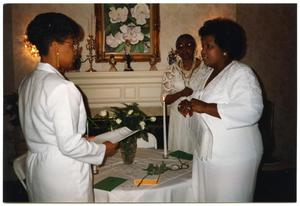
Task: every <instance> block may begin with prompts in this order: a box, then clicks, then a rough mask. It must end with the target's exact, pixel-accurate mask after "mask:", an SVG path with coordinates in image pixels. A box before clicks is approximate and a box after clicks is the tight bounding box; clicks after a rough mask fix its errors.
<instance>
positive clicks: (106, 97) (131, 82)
mask: <svg viewBox="0 0 300 206" xmlns="http://www.w3.org/2000/svg"><path fill="white" fill-rule="evenodd" d="M163 73H164V70H159V71H133V72H69V73H67V74H66V76H67V78H69V79H70V80H71V81H73V82H74V83H75V84H76V85H78V86H79V87H80V89H81V90H82V91H83V93H84V94H85V95H86V97H87V99H88V103H89V106H90V108H91V109H92V108H107V107H111V106H120V105H121V103H132V102H137V103H138V104H139V105H140V106H141V107H160V108H161V102H160V93H161V80H162V75H163Z"/></svg>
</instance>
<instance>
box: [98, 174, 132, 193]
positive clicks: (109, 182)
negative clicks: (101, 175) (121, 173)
mask: <svg viewBox="0 0 300 206" xmlns="http://www.w3.org/2000/svg"><path fill="white" fill-rule="evenodd" d="M126 180H127V179H124V178H121V177H107V178H105V179H104V180H101V181H100V182H98V183H96V184H95V185H94V188H96V189H100V190H106V191H112V190H113V189H114V188H116V187H117V186H119V185H120V184H122V183H123V182H125V181H126Z"/></svg>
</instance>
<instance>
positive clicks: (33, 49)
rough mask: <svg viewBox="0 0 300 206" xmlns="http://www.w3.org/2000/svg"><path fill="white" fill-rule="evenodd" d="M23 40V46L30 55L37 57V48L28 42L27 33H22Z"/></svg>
mask: <svg viewBox="0 0 300 206" xmlns="http://www.w3.org/2000/svg"><path fill="white" fill-rule="evenodd" d="M23 42H24V47H25V48H26V50H27V51H28V52H29V53H30V55H31V56H32V57H39V50H38V49H37V48H36V46H35V45H33V44H31V43H30V42H29V40H28V38H27V35H24V38H23Z"/></svg>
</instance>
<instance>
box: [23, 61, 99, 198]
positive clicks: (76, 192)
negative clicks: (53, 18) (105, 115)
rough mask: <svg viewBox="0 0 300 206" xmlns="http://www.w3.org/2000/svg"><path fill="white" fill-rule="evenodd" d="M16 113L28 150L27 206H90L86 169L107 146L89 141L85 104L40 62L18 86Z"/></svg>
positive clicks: (89, 180) (89, 178) (89, 179)
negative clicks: (39, 205)
mask: <svg viewBox="0 0 300 206" xmlns="http://www.w3.org/2000/svg"><path fill="white" fill-rule="evenodd" d="M19 114H20V122H21V127H22V130H23V133H24V135H25V138H26V142H27V146H28V155H27V162H26V171H27V173H26V184H27V188H28V196H29V200H30V201H31V202H92V201H93V186H92V174H91V166H90V164H96V165H99V164H101V163H102V161H103V157H104V153H105V145H102V144H99V145H98V144H95V143H93V142H88V141H86V140H85V139H84V138H82V135H83V134H84V133H85V129H86V111H85V108H84V104H83V99H82V96H81V94H80V92H79V91H78V89H77V88H76V87H75V85H74V84H73V83H72V82H69V81H67V80H65V78H64V77H63V76H62V75H61V74H60V73H59V72H58V71H57V70H56V69H55V68H53V67H52V66H51V65H50V64H46V63H39V64H38V66H37V69H36V70H35V71H33V72H32V73H31V74H30V75H28V76H27V77H25V78H24V80H23V81H22V83H21V85H20V87H19Z"/></svg>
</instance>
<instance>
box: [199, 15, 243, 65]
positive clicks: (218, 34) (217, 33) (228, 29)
mask: <svg viewBox="0 0 300 206" xmlns="http://www.w3.org/2000/svg"><path fill="white" fill-rule="evenodd" d="M208 35H212V36H213V37H214V38H215V42H216V44H217V45H218V46H219V47H220V48H221V49H222V50H223V51H225V52H227V53H228V55H229V57H230V58H232V59H235V60H240V59H242V58H243V57H244V56H245V54H246V49H247V39H246V34H245V30H244V29H243V27H242V26H240V25H239V24H238V23H236V22H234V21H233V20H231V19H227V18H216V19H212V20H208V21H206V22H205V23H204V25H203V26H202V27H201V28H200V29H199V36H200V37H201V38H203V37H205V36H208Z"/></svg>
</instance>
